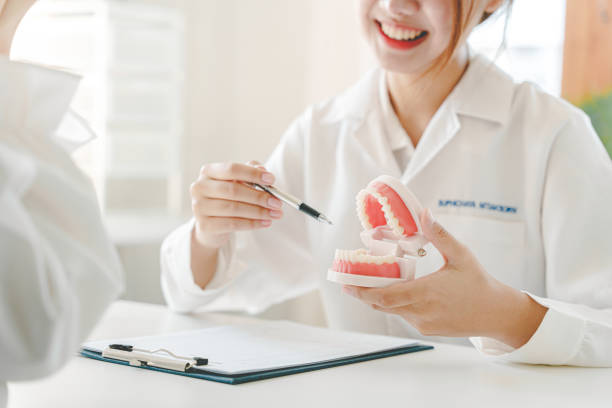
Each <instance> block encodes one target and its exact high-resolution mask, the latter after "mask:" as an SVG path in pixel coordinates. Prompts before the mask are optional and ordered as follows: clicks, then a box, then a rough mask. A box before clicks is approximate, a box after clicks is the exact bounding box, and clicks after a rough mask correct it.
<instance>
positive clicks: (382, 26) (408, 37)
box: [375, 21, 428, 50]
mask: <svg viewBox="0 0 612 408" xmlns="http://www.w3.org/2000/svg"><path fill="white" fill-rule="evenodd" d="M375 22H376V25H377V26H378V33H379V35H380V36H381V37H382V39H383V41H384V42H385V44H387V45H388V46H389V47H391V48H395V49H400V50H407V49H411V48H414V47H416V46H418V45H420V44H421V43H422V42H423V41H425V39H426V38H427V34H428V32H427V31H425V30H420V29H414V28H407V27H406V28H404V27H401V26H398V25H391V24H386V23H381V22H380V21H375Z"/></svg>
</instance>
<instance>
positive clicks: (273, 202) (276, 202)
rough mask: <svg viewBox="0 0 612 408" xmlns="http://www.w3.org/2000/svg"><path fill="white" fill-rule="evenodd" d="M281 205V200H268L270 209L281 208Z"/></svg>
mask: <svg viewBox="0 0 612 408" xmlns="http://www.w3.org/2000/svg"><path fill="white" fill-rule="evenodd" d="M282 206H283V203H282V202H281V200H277V199H276V198H268V207H272V208H281V207H282Z"/></svg>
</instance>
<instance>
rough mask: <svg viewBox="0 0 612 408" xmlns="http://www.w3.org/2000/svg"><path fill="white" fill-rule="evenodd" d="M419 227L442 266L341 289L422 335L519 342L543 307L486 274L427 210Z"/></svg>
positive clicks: (526, 336) (530, 331)
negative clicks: (390, 281) (387, 282)
mask: <svg viewBox="0 0 612 408" xmlns="http://www.w3.org/2000/svg"><path fill="white" fill-rule="evenodd" d="M421 225H422V226H423V233H424V234H425V237H427V239H428V240H429V241H430V242H431V243H432V244H433V245H434V246H435V247H436V248H437V249H438V250H439V251H440V253H441V254H442V255H443V256H444V259H445V261H446V262H445V265H444V266H443V267H442V268H440V269H439V270H438V271H436V272H434V273H432V274H430V275H427V276H423V277H421V278H419V279H416V280H413V281H408V282H402V283H397V284H394V285H391V286H388V287H385V288H362V287H357V286H345V287H344V291H345V292H347V293H349V294H351V295H353V296H355V297H357V298H358V299H360V300H362V301H363V302H366V303H368V304H370V305H371V306H372V307H373V308H374V309H376V310H379V311H382V312H385V313H393V314H398V315H400V316H402V317H403V318H404V319H405V320H406V321H408V323H410V324H411V325H412V326H414V327H415V328H417V329H418V330H419V332H421V334H423V335H428V336H432V335H438V336H453V337H463V336H486V337H491V338H494V339H497V340H499V341H502V342H504V343H506V344H508V345H510V346H512V347H515V348H518V347H520V346H522V345H523V344H525V343H526V342H527V341H528V340H529V339H530V338H531V336H532V335H533V333H534V332H535V331H536V329H537V328H538V327H539V325H540V323H541V321H542V319H543V318H544V315H545V314H546V311H547V310H548V309H547V308H545V307H544V306H541V305H540V304H539V303H537V302H535V301H534V300H532V299H531V297H529V296H528V295H526V294H524V293H522V292H520V291H518V290H516V289H513V288H511V287H509V286H507V285H504V284H503V283H501V282H499V281H498V280H496V279H495V278H493V277H492V276H491V275H489V274H488V273H487V272H486V271H485V270H484V268H483V267H482V265H481V264H480V263H479V262H478V260H477V259H476V257H475V256H474V255H473V254H472V252H471V251H470V250H469V249H468V248H466V247H465V246H464V245H463V244H462V243H460V242H458V241H457V240H456V239H455V238H454V237H453V236H452V235H451V234H450V233H448V232H447V231H446V230H445V229H444V228H443V227H442V226H441V225H440V224H439V223H437V222H436V221H435V220H434V219H433V216H432V215H431V211H430V210H427V211H424V212H423V214H422V215H421Z"/></svg>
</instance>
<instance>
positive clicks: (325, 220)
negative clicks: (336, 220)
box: [319, 214, 334, 225]
mask: <svg viewBox="0 0 612 408" xmlns="http://www.w3.org/2000/svg"><path fill="white" fill-rule="evenodd" d="M319 220H320V221H323V222H326V223H328V224H329V225H334V224H333V223H332V222H331V220H330V219H329V218H327V217H326V216H324V215H323V214H321V215H319Z"/></svg>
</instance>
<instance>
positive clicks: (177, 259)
mask: <svg viewBox="0 0 612 408" xmlns="http://www.w3.org/2000/svg"><path fill="white" fill-rule="evenodd" d="M194 226H195V220H194V219H193V218H192V219H191V220H190V221H189V222H188V223H187V224H185V225H184V226H183V227H182V228H185V230H184V231H183V232H182V233H180V234H178V237H179V241H178V242H177V250H176V251H175V252H174V255H175V256H174V262H173V263H174V265H175V268H174V269H175V271H176V274H177V280H178V282H179V286H180V287H181V288H183V290H185V291H186V292H188V293H190V294H192V295H208V294H213V293H216V292H218V291H220V290H221V289H223V288H224V287H225V286H227V285H228V284H229V283H230V282H231V281H232V278H231V276H230V273H229V263H230V262H231V259H232V257H233V254H234V249H235V246H236V244H235V242H236V240H235V237H234V234H232V236H231V238H230V240H229V242H228V243H227V244H226V245H225V246H223V247H222V248H220V250H219V256H218V259H217V269H216V271H215V274H214V275H213V278H212V279H211V281H210V282H209V283H208V285H206V288H205V289H202V288H200V287H199V286H198V285H197V284H196V283H195V281H194V279H193V271H192V270H191V235H192V231H193V228H194Z"/></svg>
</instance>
